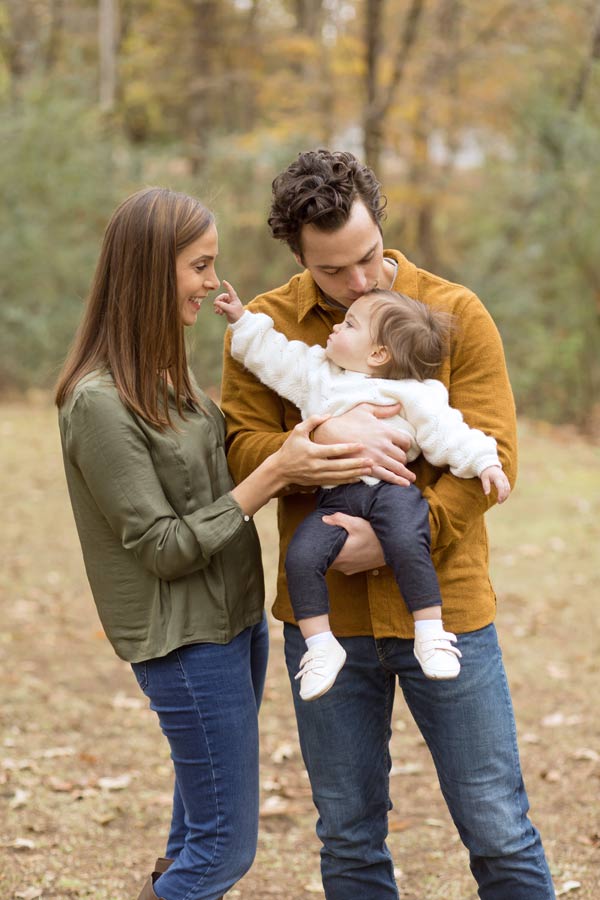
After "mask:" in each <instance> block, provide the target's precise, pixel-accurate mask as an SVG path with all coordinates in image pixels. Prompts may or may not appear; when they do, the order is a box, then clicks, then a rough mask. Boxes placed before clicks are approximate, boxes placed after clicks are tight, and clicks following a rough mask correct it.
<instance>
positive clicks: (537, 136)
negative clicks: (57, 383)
mask: <svg viewBox="0 0 600 900" xmlns="http://www.w3.org/2000/svg"><path fill="white" fill-rule="evenodd" d="M0 54H1V57H0V103H1V107H2V116H1V124H0V185H1V191H2V197H3V203H2V207H1V212H0V217H1V218H0V248H1V252H0V266H1V269H0V391H2V392H3V393H5V394H7V393H8V394H12V393H16V392H20V391H27V390H30V389H36V388H47V387H49V386H51V385H52V382H53V380H54V378H55V375H56V372H57V369H58V366H59V364H60V360H61V359H62V357H63V356H64V354H65V351H66V347H67V344H68V343H69V341H70V339H71V336H72V334H73V331H74V328H75V324H76V322H77V320H78V318H79V315H80V312H81V305H82V302H83V300H84V298H85V294H86V291H87V287H88V284H89V281H90V278H91V274H92V271H93V267H94V264H95V260H96V256H97V253H98V248H99V241H100V239H101V235H102V232H103V228H104V226H105V224H106V221H107V218H108V216H109V215H110V213H111V211H112V209H113V208H114V206H115V205H116V204H117V203H118V202H119V201H120V200H121V199H122V198H124V196H126V195H127V194H128V193H130V192H131V191H133V190H136V189H137V188H139V187H141V186H144V185H149V184H160V185H167V186H170V187H173V188H176V189H182V190H187V191H189V192H191V193H194V194H196V195H198V196H200V197H201V198H202V199H203V200H204V201H205V202H207V203H208V204H209V205H211V206H212V207H213V208H214V209H215V211H216V214H217V218H218V224H219V231H220V238H221V262H220V266H219V272H220V274H221V276H223V275H224V276H225V277H227V278H228V279H231V280H232V281H233V282H234V283H235V284H236V286H237V287H238V289H239V291H240V294H241V296H242V297H243V298H245V299H249V298H250V297H251V296H253V295H254V294H256V293H258V292H260V291H261V290H265V289H267V288H269V287H271V286H274V285H276V284H278V283H281V282H282V281H283V280H285V279H287V278H288V277H289V275H290V274H291V272H293V271H294V270H295V264H294V262H293V260H292V258H291V256H290V254H289V252H288V251H287V250H286V248H285V247H284V246H282V245H278V244H276V243H275V242H274V241H273V240H272V238H271V237H270V234H269V231H268V228H267V226H266V216H267V210H268V206H269V199H270V184H271V181H272V179H273V177H274V175H275V174H276V173H277V172H278V171H279V170H280V169H281V168H283V167H284V166H285V165H287V164H288V162H290V161H291V160H292V159H293V158H294V157H295V155H296V154H297V152H298V151H299V150H302V149H308V148H310V147H317V146H328V147H331V148H333V149H349V150H352V151H353V152H355V153H356V154H357V155H358V156H359V157H361V158H363V159H364V160H365V161H367V162H368V163H369V164H370V165H372V166H373V168H374V169H375V171H376V172H377V174H378V176H379V178H380V180H381V181H382V182H383V185H384V189H385V193H386V194H387V196H388V200H389V204H388V217H387V222H386V226H385V244H386V246H394V247H397V248H399V249H401V250H403V251H404V252H405V253H406V254H407V256H409V257H410V258H411V259H412V260H413V261H415V262H416V263H418V264H419V265H421V266H424V267H425V268H428V269H432V270H434V271H436V272H438V273H440V274H443V275H445V276H446V277H449V278H451V279H453V280H457V281H460V282H463V283H466V284H468V285H469V286H470V287H472V288H474V289H475V290H476V291H477V292H478V293H479V295H480V296H481V297H482V299H483V300H484V302H485V303H486V305H487V306H488V308H489V309H490V311H491V312H492V314H493V315H494V317H495V319H496V321H497V322H498V325H499V327H500V330H501V332H502V335H503V338H504V341H505V345H506V349H507V354H508V358H509V365H510V370H511V375H512V379H513V384H514V387H515V391H516V394H517V400H518V405H519V410H520V412H521V413H522V414H525V415H527V416H530V417H533V418H538V419H540V418H543V419H547V420H550V421H553V422H570V423H573V424H575V425H577V426H578V427H580V428H582V429H584V430H588V431H596V432H597V429H598V427H599V423H600V406H599V401H598V397H599V393H598V386H599V383H600V352H599V349H600V247H599V244H600V241H599V238H598V234H599V231H598V210H599V209H600V177H599V174H600V172H599V169H600V102H599V99H600V2H598V0H527V2H522V0H0ZM222 328H223V325H222V322H221V321H220V320H218V319H217V318H216V317H214V316H211V315H210V314H208V312H205V313H204V315H203V317H202V318H201V319H200V323H199V326H198V328H197V329H196V335H195V337H194V339H193V340H194V342H195V345H196V362H195V366H194V367H195V369H196V372H197V375H198V377H199V379H200V381H201V382H202V383H203V384H204V386H210V385H217V384H218V381H219V376H220V357H221V336H222Z"/></svg>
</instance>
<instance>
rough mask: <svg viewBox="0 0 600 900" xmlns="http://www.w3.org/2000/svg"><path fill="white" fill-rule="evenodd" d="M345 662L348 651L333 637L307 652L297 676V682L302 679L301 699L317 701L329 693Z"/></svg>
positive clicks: (301, 661)
mask: <svg viewBox="0 0 600 900" xmlns="http://www.w3.org/2000/svg"><path fill="white" fill-rule="evenodd" d="M345 662H346V651H345V650H344V648H343V647H342V645H341V644H340V643H339V641H336V639H335V638H334V637H333V635H332V636H331V637H330V638H329V640H327V641H325V642H323V643H321V644H316V645H315V646H314V647H311V648H310V649H309V650H307V651H306V653H305V654H304V656H303V657H302V659H301V660H300V671H299V672H298V674H297V675H296V680H298V678H299V679H300V696H301V698H302V699H303V700H316V699H317V697H322V696H323V694H325V693H327V691H328V690H329V688H330V687H332V686H333V683H334V682H335V679H336V678H337V676H338V673H339V671H340V669H341V668H342V666H343V665H344V663H345Z"/></svg>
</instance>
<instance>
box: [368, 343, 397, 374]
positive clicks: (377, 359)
mask: <svg viewBox="0 0 600 900" xmlns="http://www.w3.org/2000/svg"><path fill="white" fill-rule="evenodd" d="M391 358H392V357H391V355H390V351H389V350H388V348H387V347H375V349H374V350H372V351H371V353H370V354H369V358H368V360H367V362H368V364H369V366H371V367H372V368H373V369H375V368H377V366H385V365H386V364H387V363H389V361H390V359H391Z"/></svg>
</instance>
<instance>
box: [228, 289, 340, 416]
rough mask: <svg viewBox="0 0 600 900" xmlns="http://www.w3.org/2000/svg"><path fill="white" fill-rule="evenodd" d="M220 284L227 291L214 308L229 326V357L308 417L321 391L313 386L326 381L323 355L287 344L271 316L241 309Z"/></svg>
mask: <svg viewBox="0 0 600 900" xmlns="http://www.w3.org/2000/svg"><path fill="white" fill-rule="evenodd" d="M223 284H224V285H225V286H226V288H227V291H226V293H223V294H219V296H218V297H216V298H215V301H214V307H215V312H216V313H217V314H218V315H224V316H226V317H227V321H228V322H229V325H230V328H231V332H232V339H231V355H232V356H233V358H234V359H235V360H237V362H240V363H242V365H243V366H245V368H246V369H248V370H249V371H250V372H252V374H253V375H254V376H256V378H258V379H260V381H261V382H262V383H263V384H265V385H266V386H267V387H270V388H271V390H273V391H276V393H277V394H279V396H280V397H285V398H286V399H287V400H291V402H292V403H294V404H295V405H296V406H297V407H298V408H299V409H300V410H301V411H302V413H303V415H310V413H309V412H307V409H308V407H309V406H311V402H312V401H315V403H316V404H317V406H319V405H320V404H319V402H318V401H319V399H320V394H321V391H320V387H317V389H316V391H315V384H316V385H322V384H324V383H326V382H327V381H328V378H329V364H328V363H327V359H326V356H325V351H324V350H323V348H322V347H319V346H314V347H310V346H309V345H308V344H305V343H304V342H303V341H290V340H288V338H287V337H286V336H285V335H284V334H282V333H281V332H279V331H277V330H276V329H275V326H274V323H273V319H271V317H270V316H267V315H265V314H264V313H253V312H250V310H247V309H244V307H243V306H242V303H241V301H240V299H239V297H238V296H237V294H236V292H235V291H234V289H233V287H232V286H231V285H230V284H229V283H228V282H227V281H224V282H223ZM313 405H314V403H313ZM311 409H312V406H311ZM315 409H316V406H315Z"/></svg>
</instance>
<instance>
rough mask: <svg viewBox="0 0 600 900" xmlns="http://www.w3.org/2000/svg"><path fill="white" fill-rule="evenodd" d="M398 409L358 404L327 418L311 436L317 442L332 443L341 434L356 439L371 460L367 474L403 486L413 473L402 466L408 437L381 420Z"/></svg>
mask: <svg viewBox="0 0 600 900" xmlns="http://www.w3.org/2000/svg"><path fill="white" fill-rule="evenodd" d="M401 411H402V407H401V406H400V404H399V403H397V404H395V405H394V406H376V405H375V404H374V403H360V404H359V405H358V406H355V407H354V408H353V409H350V410H348V412H347V413H344V414H343V415H341V416H336V417H335V418H330V419H328V420H327V422H325V423H324V424H323V425H321V426H320V427H318V428H317V429H316V430H315V433H314V435H313V438H314V441H315V443H317V444H328V443H334V442H335V441H338V440H339V439H340V438H341V437H345V438H351V439H352V438H354V439H355V440H359V441H360V444H361V452H362V453H365V454H366V455H367V456H368V457H369V458H370V459H371V460H372V461H373V469H372V472H371V473H370V474H372V475H373V476H374V477H375V478H380V479H381V480H382V481H388V482H390V483H391V484H400V485H403V486H404V487H406V486H407V485H408V484H410V483H411V482H413V481H414V480H415V475H414V473H413V472H411V471H410V469H407V468H406V451H407V450H408V449H409V448H410V444H411V441H410V437H409V436H408V435H407V434H406V433H405V432H402V431H398V429H397V428H395V427H394V426H393V425H389V424H387V423H386V422H385V419H389V418H390V417H391V416H396V415H398V414H399V413H400V412H401Z"/></svg>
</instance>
